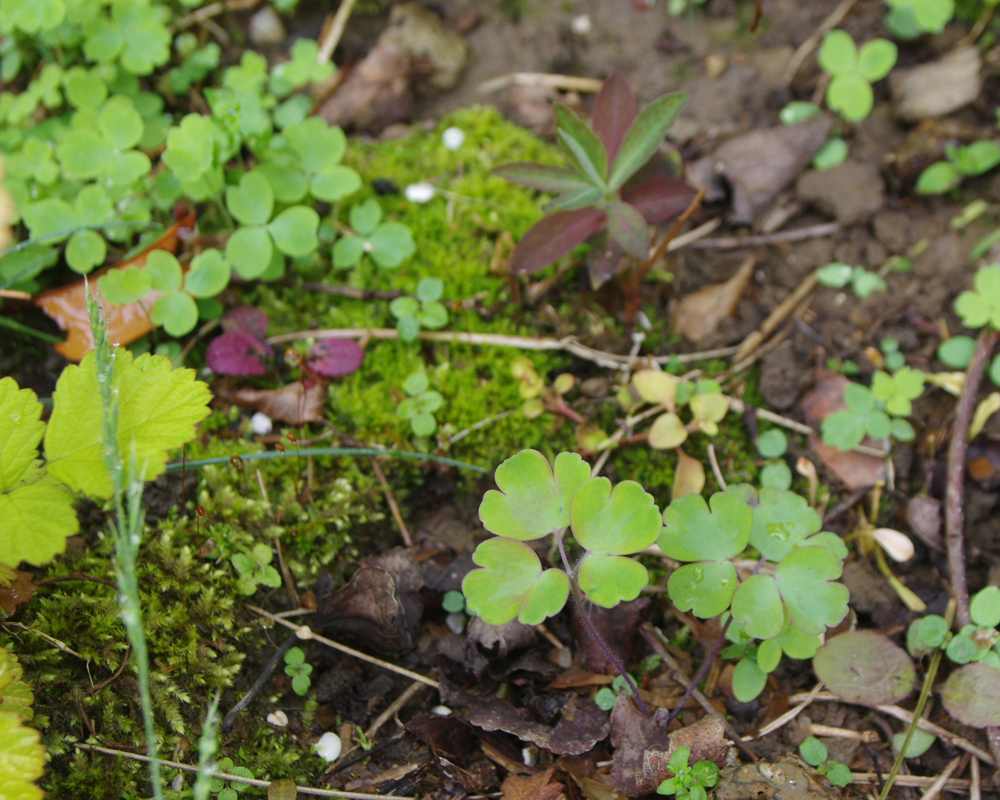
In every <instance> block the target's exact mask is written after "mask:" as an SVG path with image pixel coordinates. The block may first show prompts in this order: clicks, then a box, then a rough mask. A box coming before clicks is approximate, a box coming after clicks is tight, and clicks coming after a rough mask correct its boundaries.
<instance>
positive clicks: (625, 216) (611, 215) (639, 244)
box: [608, 200, 649, 258]
mask: <svg viewBox="0 0 1000 800" xmlns="http://www.w3.org/2000/svg"><path fill="white" fill-rule="evenodd" d="M608 233H609V234H610V235H611V238H612V239H613V240H614V241H615V242H617V243H618V244H619V245H621V248H622V249H623V250H624V251H625V252H626V253H631V254H632V255H634V256H635V257H636V258H647V257H648V256H649V223H648V222H646V220H645V219H644V218H643V216H642V214H640V213H639V210H638V209H637V208H636V207H635V206H630V205H629V204H628V203H624V202H622V201H621V200H612V201H611V203H610V205H609V206H608Z"/></svg>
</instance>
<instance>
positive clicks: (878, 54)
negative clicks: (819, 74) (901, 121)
mask: <svg viewBox="0 0 1000 800" xmlns="http://www.w3.org/2000/svg"><path fill="white" fill-rule="evenodd" d="M897 55H898V49H897V48H896V45H895V44H893V43H892V42H890V41H889V40H888V39H872V41H870V42H866V43H865V44H864V45H863V46H862V47H861V49H860V50H859V49H858V47H857V45H856V44H855V43H854V39H853V38H851V35H850V34H849V33H847V32H846V31H842V30H832V31H830V32H829V33H828V34H827V35H826V36H824V37H823V44H822V45H821V46H820V49H819V54H818V56H817V59H818V61H819V65H820V67H822V68H823V69H824V70H825V71H826V72H827V73H828V74H829V75H830V85H829V86H827V89H826V104H827V105H828V106H829V107H830V108H831V109H833V110H834V111H837V112H839V113H840V114H841V115H842V116H843V117H844V118H845V119H848V120H850V121H851V122H860V121H861V120H863V119H864V118H865V117H867V116H868V115H869V114H870V113H871V110H872V107H873V106H874V104H875V94H874V92H873V91H872V84H873V83H875V82H877V81H880V80H882V79H883V78H884V77H885V76H886V75H888V74H889V72H890V70H892V68H893V66H894V65H895V63H896V56H897Z"/></svg>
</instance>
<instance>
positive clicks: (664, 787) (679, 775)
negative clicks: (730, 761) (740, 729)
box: [656, 746, 719, 800]
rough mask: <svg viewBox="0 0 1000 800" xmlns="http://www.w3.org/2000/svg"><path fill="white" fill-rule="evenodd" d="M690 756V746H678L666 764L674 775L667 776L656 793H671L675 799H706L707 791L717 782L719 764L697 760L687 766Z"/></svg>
mask: <svg viewBox="0 0 1000 800" xmlns="http://www.w3.org/2000/svg"><path fill="white" fill-rule="evenodd" d="M690 758H691V748H690V747H687V746H684V747H678V748H677V749H676V750H675V751H674V753H673V755H671V756H670V761H669V762H668V763H667V766H669V767H670V771H671V772H673V773H674V777H672V778H667V779H666V780H665V781H663V783H661V784H660V785H659V786H658V787H657V789H656V793H657V794H673V795H676V796H677V800H706V798H707V797H708V793H707V792H706V789H711V788H712V787H713V786H715V784H717V783H718V782H719V765H718V764H716V763H715V762H714V761H699V762H698V763H696V764H694V765H693V766H688V761H689V760H690Z"/></svg>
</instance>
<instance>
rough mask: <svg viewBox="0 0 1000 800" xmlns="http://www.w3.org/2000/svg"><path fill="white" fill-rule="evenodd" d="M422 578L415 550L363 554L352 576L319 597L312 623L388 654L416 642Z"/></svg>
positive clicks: (399, 549) (319, 627)
mask: <svg viewBox="0 0 1000 800" xmlns="http://www.w3.org/2000/svg"><path fill="white" fill-rule="evenodd" d="M423 586H424V579H423V576H422V575H421V573H420V569H419V567H418V566H417V562H416V559H415V558H414V556H413V553H412V552H411V551H410V550H408V549H405V548H401V547H397V548H393V549H392V550H389V551H388V552H385V553H380V554H379V555H376V556H369V557H368V558H363V559H362V560H361V562H360V566H359V567H358V571H357V572H355V573H354V575H353V576H352V577H351V580H350V581H348V582H347V585H346V586H344V587H343V588H342V589H338V590H337V591H335V592H333V593H332V594H330V595H328V596H327V597H325V598H323V599H322V600H321V601H320V603H319V608H318V609H317V611H316V618H315V621H314V623H313V624H314V627H316V628H317V629H318V630H323V631H327V632H329V633H331V634H332V635H335V636H340V637H343V638H347V639H351V640H352V641H354V642H356V643H358V644H359V645H361V646H363V647H365V648H366V649H368V648H370V649H373V650H377V651H379V652H381V653H386V654H389V655H398V654H400V653H404V652H406V651H407V650H409V649H410V648H412V647H413V644H414V642H415V641H416V637H417V635H418V634H419V632H420V618H421V616H422V615H423V611H424V603H423V600H422V598H421V597H420V590H421V589H422V588H423Z"/></svg>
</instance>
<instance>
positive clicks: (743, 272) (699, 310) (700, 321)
mask: <svg viewBox="0 0 1000 800" xmlns="http://www.w3.org/2000/svg"><path fill="white" fill-rule="evenodd" d="M754 263H756V262H755V260H754V259H753V258H748V259H746V260H745V261H744V262H743V263H742V264H740V267H739V269H737V270H736V274H734V275H733V277H731V278H730V279H729V280H728V281H726V282H725V283H714V284H712V285H711V286H706V287H704V288H703V289H699V290H698V291H697V292H694V293H693V294H689V295H688V296H687V297H685V298H684V299H682V300H681V301H680V303H679V304H678V305H677V308H676V309H675V310H674V313H673V325H674V328H675V329H676V330H677V332H678V333H681V334H683V335H684V336H687V337H688V339H690V340H691V341H692V342H700V341H702V340H703V339H706V338H708V337H709V336H711V335H712V334H713V333H715V330H716V328H718V327H719V323H720V322H722V320H723V319H725V318H726V317H731V316H732V315H733V313H734V312H735V311H736V306H737V305H738V304H739V302H740V297H741V296H742V294H743V290H744V289H745V288H746V285H747V282H748V281H749V280H750V276H751V275H752V274H753V267H754Z"/></svg>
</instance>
